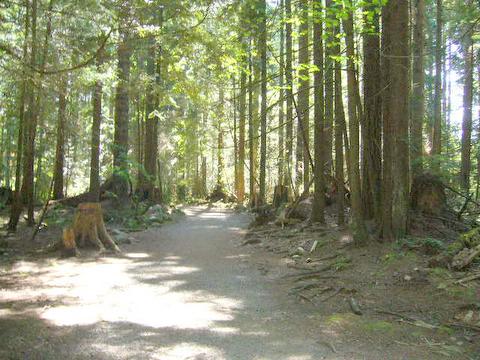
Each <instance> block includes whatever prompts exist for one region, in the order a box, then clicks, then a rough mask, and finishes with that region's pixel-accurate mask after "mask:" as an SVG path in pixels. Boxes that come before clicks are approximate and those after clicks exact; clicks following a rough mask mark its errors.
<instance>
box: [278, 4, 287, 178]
mask: <svg viewBox="0 0 480 360" xmlns="http://www.w3.org/2000/svg"><path fill="white" fill-rule="evenodd" d="M280 19H281V21H282V23H281V25H280V54H279V55H280V61H279V62H280V63H279V77H278V86H279V88H280V90H279V92H278V180H277V181H278V185H279V186H283V185H284V184H286V182H285V124H284V121H285V112H284V108H285V90H284V86H285V53H284V52H285V31H284V25H283V21H284V0H280Z"/></svg>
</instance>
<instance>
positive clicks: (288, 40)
mask: <svg viewBox="0 0 480 360" xmlns="http://www.w3.org/2000/svg"><path fill="white" fill-rule="evenodd" d="M285 18H286V23H285V83H286V84H285V85H286V89H285V93H286V113H285V115H286V118H285V122H286V128H285V143H286V144H285V149H286V158H285V162H286V168H287V172H286V174H285V184H289V185H290V186H291V187H293V186H294V184H293V182H292V176H293V175H292V166H293V162H292V161H293V76H292V62H293V54H292V53H293V52H292V22H291V21H290V20H291V19H292V2H291V0H285Z"/></svg>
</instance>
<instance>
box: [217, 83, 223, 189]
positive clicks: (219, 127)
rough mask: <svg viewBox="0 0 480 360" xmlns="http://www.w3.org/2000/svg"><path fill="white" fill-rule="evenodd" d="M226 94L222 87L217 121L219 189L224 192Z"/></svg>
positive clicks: (219, 95)
mask: <svg viewBox="0 0 480 360" xmlns="http://www.w3.org/2000/svg"><path fill="white" fill-rule="evenodd" d="M224 101H225V94H224V90H223V87H222V86H221V87H220V90H219V94H218V102H219V108H218V119H217V121H218V122H217V131H218V134H217V189H219V190H222V191H223V188H224V185H225V184H224V182H223V176H224V174H223V173H224V166H225V165H224V161H223V148H224V143H223V121H224V116H225V110H224V109H225V107H224Z"/></svg>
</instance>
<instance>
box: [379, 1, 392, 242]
mask: <svg viewBox="0 0 480 360" xmlns="http://www.w3.org/2000/svg"><path fill="white" fill-rule="evenodd" d="M395 1H396V0H395ZM391 17H392V9H391V6H390V5H389V3H388V4H387V5H386V6H384V7H383V9H382V58H381V66H382V89H383V91H382V124H383V167H382V174H383V177H382V238H383V239H384V240H386V241H390V240H392V239H393V232H392V192H393V177H392V176H393V175H392V163H393V161H394V155H393V150H394V146H393V143H394V136H395V135H394V126H393V123H392V119H391V114H390V94H391V91H390V90H389V88H390V86H391V74H390V62H391V58H390V57H389V56H388V54H389V53H390V52H391V46H392V44H391V36H392V35H391V25H390V21H391V19H390V18H391Z"/></svg>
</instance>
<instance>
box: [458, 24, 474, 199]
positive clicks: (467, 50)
mask: <svg viewBox="0 0 480 360" xmlns="http://www.w3.org/2000/svg"><path fill="white" fill-rule="evenodd" d="M463 53H464V75H463V121H462V163H461V170H460V186H461V188H462V190H463V191H465V192H469V191H470V171H471V166H472V164H471V159H470V155H471V146H472V101H473V41H472V33H471V31H469V32H468V33H467V34H466V36H465V40H464V44H463Z"/></svg>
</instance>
